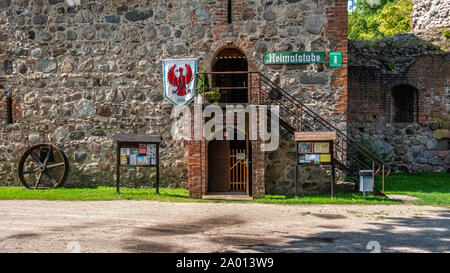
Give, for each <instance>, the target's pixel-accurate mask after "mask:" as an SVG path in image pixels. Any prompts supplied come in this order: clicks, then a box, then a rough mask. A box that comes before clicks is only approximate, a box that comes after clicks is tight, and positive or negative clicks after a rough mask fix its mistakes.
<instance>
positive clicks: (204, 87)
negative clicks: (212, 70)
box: [197, 68, 209, 94]
mask: <svg viewBox="0 0 450 273" xmlns="http://www.w3.org/2000/svg"><path fill="white" fill-rule="evenodd" d="M207 73H208V70H207V69H206V68H203V69H202V72H201V74H200V77H199V79H198V82H197V93H198V94H201V93H203V91H205V92H207V91H209V79H208V74H207Z"/></svg>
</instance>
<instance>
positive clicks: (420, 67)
mask: <svg viewBox="0 0 450 273" xmlns="http://www.w3.org/2000/svg"><path fill="white" fill-rule="evenodd" d="M403 50H405V49H403ZM376 58H378V59H376ZM380 58H382V57H380V56H378V57H377V56H374V59H369V60H366V61H367V63H372V64H373V63H375V62H377V61H378V62H379V59H380ZM403 61H404V59H403ZM356 62H357V61H355V62H354V65H350V66H349V94H348V105H349V114H348V121H349V123H348V125H349V129H350V130H349V132H350V134H351V135H352V136H353V137H355V138H356V139H357V140H359V141H361V142H363V144H365V145H367V146H370V147H371V148H373V149H374V150H375V151H376V152H377V153H378V155H379V156H380V157H381V158H384V159H385V160H386V161H387V162H388V164H389V165H390V166H391V167H392V168H393V169H394V171H403V172H436V171H441V172H446V171H447V172H448V171H450V149H449V145H448V139H449V138H450V107H448V105H449V104H450V96H448V92H449V91H448V90H450V78H449V75H450V73H449V71H450V54H430V55H424V56H420V57H417V58H416V60H415V61H414V63H413V64H411V65H410V66H409V67H408V68H407V69H397V70H388V69H383V68H379V67H373V66H363V65H357V64H356ZM397 65H398V66H400V65H404V63H403V64H402V63H400V61H398V62H397Z"/></svg>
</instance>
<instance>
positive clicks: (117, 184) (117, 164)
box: [116, 141, 120, 194]
mask: <svg viewBox="0 0 450 273" xmlns="http://www.w3.org/2000/svg"><path fill="white" fill-rule="evenodd" d="M116 143H117V148H116V149H117V154H116V157H117V160H116V193H117V194H119V193H120V142H119V141H117V142H116Z"/></svg>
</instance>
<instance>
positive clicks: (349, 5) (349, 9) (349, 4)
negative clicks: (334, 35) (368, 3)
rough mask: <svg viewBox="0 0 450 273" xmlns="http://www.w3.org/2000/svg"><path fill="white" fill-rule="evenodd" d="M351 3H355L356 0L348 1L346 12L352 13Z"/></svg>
mask: <svg viewBox="0 0 450 273" xmlns="http://www.w3.org/2000/svg"><path fill="white" fill-rule="evenodd" d="M352 2H355V3H356V0H348V12H352Z"/></svg>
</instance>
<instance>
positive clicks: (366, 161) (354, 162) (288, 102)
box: [257, 72, 391, 195]
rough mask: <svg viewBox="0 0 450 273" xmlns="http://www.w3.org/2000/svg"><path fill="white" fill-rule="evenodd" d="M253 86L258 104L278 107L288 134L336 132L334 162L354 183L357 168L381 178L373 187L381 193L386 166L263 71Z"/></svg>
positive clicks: (378, 193)
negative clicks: (379, 185) (377, 185)
mask: <svg viewBox="0 0 450 273" xmlns="http://www.w3.org/2000/svg"><path fill="white" fill-rule="evenodd" d="M257 76H259V77H260V79H259V82H260V85H259V88H257V90H258V92H259V94H258V104H275V105H278V106H279V108H280V114H279V115H280V125H281V126H282V127H283V128H284V129H285V130H286V131H288V132H289V133H290V134H292V135H293V134H294V132H296V131H336V135H337V140H336V143H335V145H334V147H335V150H334V158H335V159H334V164H335V166H336V167H338V168H339V169H340V170H342V171H343V172H345V173H346V174H347V175H348V176H349V177H350V178H351V179H352V180H354V181H355V182H356V181H358V180H359V175H358V171H359V170H362V169H365V170H372V171H373V174H374V178H375V177H380V178H381V179H382V189H381V191H379V190H378V189H376V188H375V187H374V193H375V194H377V195H384V180H385V178H386V177H387V176H388V175H389V173H390V172H391V169H390V167H389V166H388V165H387V164H386V163H385V162H383V161H382V160H381V159H379V158H378V157H377V156H376V155H374V154H373V153H372V152H370V151H369V150H368V149H367V148H366V147H365V146H363V145H362V144H360V143H358V142H357V141H356V140H355V139H354V138H352V137H349V136H347V134H346V133H345V132H343V131H341V130H339V129H338V128H336V126H334V125H332V124H331V123H330V122H329V121H327V120H326V119H324V118H322V117H321V116H319V115H318V114H316V113H315V112H314V111H312V110H311V109H310V108H308V107H307V106H306V105H304V104H303V103H302V102H300V101H299V100H298V99H296V98H295V97H293V96H292V95H290V94H289V93H288V92H287V91H285V90H283V89H282V88H281V87H279V86H278V85H277V84H275V83H274V82H272V81H271V80H270V79H269V78H267V77H266V76H264V75H263V74H261V73H259V72H257Z"/></svg>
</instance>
